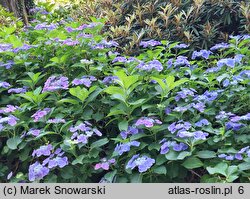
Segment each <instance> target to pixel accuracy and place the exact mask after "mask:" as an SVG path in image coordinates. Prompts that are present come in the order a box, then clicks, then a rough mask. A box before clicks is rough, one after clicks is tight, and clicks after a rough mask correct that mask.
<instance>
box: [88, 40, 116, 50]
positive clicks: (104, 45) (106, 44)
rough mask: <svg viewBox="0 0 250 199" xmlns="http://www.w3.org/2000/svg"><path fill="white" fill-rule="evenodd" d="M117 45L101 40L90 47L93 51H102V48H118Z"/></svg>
mask: <svg viewBox="0 0 250 199" xmlns="http://www.w3.org/2000/svg"><path fill="white" fill-rule="evenodd" d="M118 46H119V44H118V43H117V42H115V41H106V40H102V41H101V42H100V43H98V44H96V45H94V46H92V48H93V49H104V48H112V47H118Z"/></svg>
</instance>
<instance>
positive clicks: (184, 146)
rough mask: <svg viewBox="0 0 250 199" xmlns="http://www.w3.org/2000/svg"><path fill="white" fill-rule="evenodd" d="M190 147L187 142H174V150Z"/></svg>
mask: <svg viewBox="0 0 250 199" xmlns="http://www.w3.org/2000/svg"><path fill="white" fill-rule="evenodd" d="M187 149H188V145H187V144H185V143H182V142H181V143H180V144H177V143H176V144H174V145H173V150H174V151H185V150H187Z"/></svg>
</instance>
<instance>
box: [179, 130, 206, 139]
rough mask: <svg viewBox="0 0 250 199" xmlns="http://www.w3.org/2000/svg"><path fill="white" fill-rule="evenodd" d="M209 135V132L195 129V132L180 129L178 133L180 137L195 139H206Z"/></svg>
mask: <svg viewBox="0 0 250 199" xmlns="http://www.w3.org/2000/svg"><path fill="white" fill-rule="evenodd" d="M208 135H209V134H208V133H204V132H202V131H195V132H189V131H179V132H178V133H177V136H178V137H180V138H194V139H195V140H206V137H207V136H208Z"/></svg>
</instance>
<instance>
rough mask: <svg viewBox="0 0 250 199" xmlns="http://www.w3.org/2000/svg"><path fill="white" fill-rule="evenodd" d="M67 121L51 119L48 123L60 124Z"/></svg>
mask: <svg viewBox="0 0 250 199" xmlns="http://www.w3.org/2000/svg"><path fill="white" fill-rule="evenodd" d="M65 122H66V121H65V119H62V118H54V119H49V120H48V121H47V123H48V124H59V123H65Z"/></svg>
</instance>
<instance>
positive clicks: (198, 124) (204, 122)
mask: <svg viewBox="0 0 250 199" xmlns="http://www.w3.org/2000/svg"><path fill="white" fill-rule="evenodd" d="M209 124H210V123H209V121H208V120H207V119H201V120H200V121H198V122H196V123H195V126H197V127H203V126H207V125H209Z"/></svg>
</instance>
